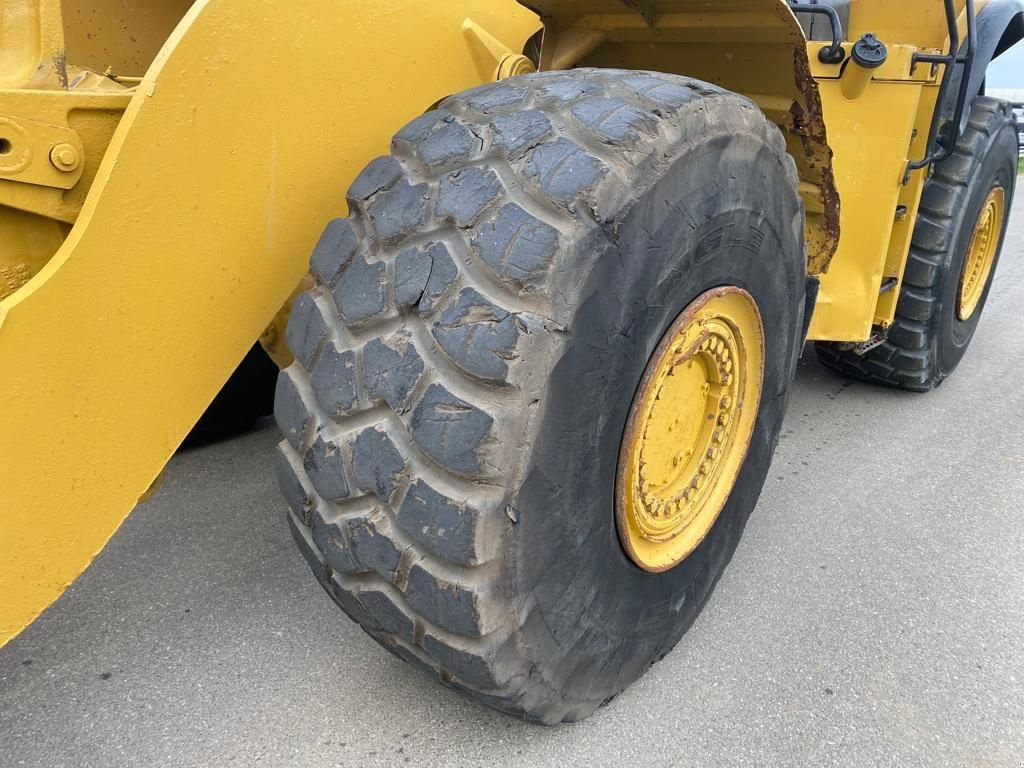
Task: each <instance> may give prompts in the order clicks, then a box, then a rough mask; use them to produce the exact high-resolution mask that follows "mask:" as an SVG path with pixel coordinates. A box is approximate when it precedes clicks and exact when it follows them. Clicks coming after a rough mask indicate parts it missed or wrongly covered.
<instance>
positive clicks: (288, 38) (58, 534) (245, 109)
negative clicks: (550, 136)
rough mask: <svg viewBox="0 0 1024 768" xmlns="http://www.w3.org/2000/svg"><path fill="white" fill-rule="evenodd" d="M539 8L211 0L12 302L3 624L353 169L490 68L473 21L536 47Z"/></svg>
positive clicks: (256, 303) (106, 500)
mask: <svg viewBox="0 0 1024 768" xmlns="http://www.w3.org/2000/svg"><path fill="white" fill-rule="evenodd" d="M467 20H471V21H472V24H469V25H467V24H466V21H467ZM538 26H539V24H538V21H537V17H536V16H535V15H534V14H533V13H531V12H529V11H527V10H525V9H524V8H522V7H520V6H519V5H517V4H516V3H514V2H511V0H469V1H465V0H442V1H437V0H435V1H433V2H429V3H424V2H422V0H390V1H389V2H387V3H380V2H375V1H374V0H347V1H346V2H344V3H339V2H337V0H304V2H301V3H294V2H284V0H246V1H245V2H240V1H239V0H199V2H196V3H195V5H194V6H193V7H192V8H191V10H190V11H189V12H188V13H187V15H186V16H185V18H184V19H183V21H182V22H181V23H180V24H179V25H178V27H177V29H176V30H175V31H174V33H173V34H172V35H171V37H170V38H169V39H168V41H167V42H166V44H165V45H164V47H163V49H162V51H161V52H160V54H159V55H158V56H157V58H156V60H155V62H154V63H153V65H152V66H151V67H150V69H149V71H148V73H147V74H146V76H145V78H144V79H143V81H142V83H141V84H140V85H139V87H138V89H137V92H136V93H135V95H134V97H133V98H132V100H131V102H130V105H129V106H128V109H127V111H126V112H125V115H124V117H123V119H122V121H121V123H120V125H119V127H118V128H117V131H116V133H115V135H114V138H113V140H112V142H111V144H110V146H109V149H108V151H107V154H106V156H105V158H104V160H103V163H102V165H101V167H100V170H99V173H98V175H97V177H96V180H95V181H94V183H93V185H92V187H91V190H90V192H89V195H88V198H87V199H86V202H85V204H84V207H83V209H82V212H81V214H80V216H79V218H78V220H77V223H76V224H75V226H74V228H73V229H72V231H71V233H70V235H69V237H68V238H67V240H66V241H65V242H64V244H63V246H62V247H61V248H60V250H59V251H58V253H57V254H56V256H55V257H54V258H53V259H52V260H51V261H50V262H49V263H48V264H47V266H46V267H44V268H43V270H42V271H41V272H40V273H39V274H37V275H36V276H35V277H34V278H33V279H32V280H31V281H30V282H29V283H28V284H27V285H26V286H24V287H23V288H22V289H21V290H19V291H17V292H16V293H14V294H13V295H11V296H9V297H8V298H7V299H5V300H4V301H2V302H0V423H2V424H3V429H2V431H0V504H2V508H0V553H2V557H0V645H3V644H4V643H5V642H6V641H7V640H9V639H10V638H11V637H13V636H14V635H15V634H17V633H18V632H19V631H21V629H22V628H24V627H25V626H26V625H27V624H28V623H29V622H31V621H32V620H33V619H34V618H35V617H36V616H37V615H38V614H39V613H40V612H41V611H42V610H43V609H44V608H45V607H46V606H47V605H49V604H50V603H51V602H52V601H53V600H55V599H56V598H57V597H58V596H59V595H60V594H61V592H63V590H64V589H65V588H66V587H67V586H68V585H69V584H70V583H71V582H72V581H73V580H74V579H75V578H76V577H77V576H78V575H79V573H81V572H82V570H84V569H85V567H86V566H87V565H88V564H89V562H90V561H91V560H92V559H93V557H95V555H96V554H97V553H98V552H99V551H100V549H102V547H103V546H104V544H105V543H106V542H107V540H108V539H109V538H110V537H111V536H112V535H113V533H114V532H115V531H116V530H117V528H118V526H119V525H120V523H121V522H122V520H123V519H124V518H125V517H126V515H127V514H128V513H129V512H130V511H131V509H132V508H133V507H134V506H135V504H136V503H137V501H138V500H139V498H140V497H141V496H142V495H143V494H144V493H145V491H146V490H147V488H149V487H150V485H151V484H152V483H153V482H154V480H155V478H156V477H157V476H158V475H159V473H160V471H161V469H162V468H163V466H164V464H165V463H166V461H167V460H168V458H169V457H170V456H171V454H172V453H173V452H174V450H175V449H176V448H177V446H178V445H179V443H180V442H181V441H182V439H183V438H184V436H185V435H186V434H187V433H188V431H189V429H190V428H191V426H192V425H193V424H194V422H195V421H196V420H197V419H198V417H199V416H200V414H201V413H202V412H203V410H204V409H205V407H206V406H207V404H208V403H209V402H210V401H211V400H212V398H213V397H214V395H215V394H216V393H217V391H218V389H219V388H220V386H221V384H222V383H223V382H224V381H225V380H226V379H227V377H228V375H229V374H230V373H231V371H232V370H233V368H234V366H235V365H236V364H237V363H238V362H239V361H240V360H241V358H242V356H243V355H244V354H245V352H246V350H247V349H248V348H249V347H250V346H251V345H252V343H253V340H254V339H256V338H257V337H258V336H259V335H260V332H261V331H262V330H263V328H264V327H265V326H266V325H267V324H268V323H269V322H270V320H271V319H272V318H273V316H274V314H275V312H277V310H278V309H279V308H280V307H281V305H282V304H283V303H284V302H285V300H286V299H287V298H288V295H289V293H290V292H291V290H292V288H293V287H294V286H295V285H296V283H297V282H298V281H299V279H300V277H301V276H302V274H303V272H304V270H305V267H306V262H307V258H308V255H309V253H310V251H311V250H312V247H313V245H314V243H315V241H316V238H317V236H318V235H319V233H320V232H321V230H322V229H323V227H324V225H325V223H326V222H327V221H328V219H330V218H331V217H334V216H339V215H343V214H344V213H345V203H344V190H345V187H346V186H347V184H348V182H349V181H350V180H351V179H352V178H353V177H354V176H355V174H356V173H357V172H358V171H359V170H360V169H361V168H362V167H363V166H364V165H365V164H366V163H367V162H368V161H369V160H370V159H372V157H374V156H375V155H378V154H381V153H383V152H385V151H386V149H387V143H386V142H387V139H388V137H390V136H391V135H392V133H394V131H395V130H397V129H398V128H399V127H400V126H401V125H402V124H403V123H405V122H406V121H408V120H409V119H410V118H412V117H414V116H415V115H416V114H417V113H419V112H422V111H424V110H425V109H427V108H428V107H429V106H430V105H431V104H432V103H434V102H435V101H437V100H438V99H439V98H441V97H443V96H445V95H447V94H449V93H453V92H456V91H460V90H463V89H465V88H468V87H471V86H473V85H476V84H478V83H480V82H481V81H482V79H484V76H483V75H486V74H487V72H486V70H487V62H486V61H484V62H483V63H481V62H482V58H481V57H483V59H486V55H485V50H486V49H487V48H488V46H486V45H483V46H482V45H481V44H480V39H481V37H480V36H479V35H476V36H475V37H476V39H475V42H474V44H473V45H467V39H466V38H467V37H468V38H474V34H471V32H472V31H473V30H477V29H482V30H486V32H487V35H489V36H490V37H486V38H483V39H484V40H485V41H487V42H491V41H492V38H493V39H496V40H500V41H501V42H503V43H504V44H505V45H507V46H508V47H509V48H510V49H512V50H515V51H519V50H522V46H523V44H524V42H525V41H526V39H527V38H528V37H529V35H530V34H532V33H533V32H534V31H535V30H536V29H537V28H538ZM464 27H465V28H466V30H468V31H469V33H467V32H464ZM482 51H484V52H482ZM498 63H500V62H498ZM482 73H483V75H482Z"/></svg>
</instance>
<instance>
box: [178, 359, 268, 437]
mask: <svg viewBox="0 0 1024 768" xmlns="http://www.w3.org/2000/svg"><path fill="white" fill-rule="evenodd" d="M277 374H278V370H277V366H276V365H274V361H273V360H271V359H270V358H269V357H268V356H267V353H266V352H264V351H263V347H261V346H260V345H259V344H258V343H257V344H255V345H253V347H252V349H250V350H249V352H248V353H247V354H246V356H245V358H243V360H242V362H241V363H239V365H238V367H237V368H236V369H235V371H234V373H232V374H231V378H229V379H228V380H227V382H226V383H225V384H224V386H223V387H222V388H221V390H220V392H218V393H217V397H215V398H214V400H213V402H212V403H210V407H209V408H207V409H206V412H205V413H203V415H202V416H201V417H200V419H199V421H198V422H196V425H195V426H194V427H193V428H192V431H191V432H189V434H188V437H186V438H185V441H184V443H182V447H183V448H196V447H198V446H201V445H207V444H209V443H213V442H216V441H218V440H225V439H227V438H229V437H234V436H235V435H238V434H241V433H242V432H245V431H246V430H247V429H250V428H251V427H252V426H253V425H254V424H255V423H256V422H257V421H258V420H259V419H261V418H263V417H264V416H269V415H270V414H271V413H273V412H274V389H275V382H276V381H277Z"/></svg>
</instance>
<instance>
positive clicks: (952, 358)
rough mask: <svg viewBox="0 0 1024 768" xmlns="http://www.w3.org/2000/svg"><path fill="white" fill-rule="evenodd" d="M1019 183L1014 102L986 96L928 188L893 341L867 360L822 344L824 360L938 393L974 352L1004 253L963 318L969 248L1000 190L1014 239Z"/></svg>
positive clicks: (845, 370) (857, 374)
mask: <svg viewBox="0 0 1024 768" xmlns="http://www.w3.org/2000/svg"><path fill="white" fill-rule="evenodd" d="M1016 179H1017V128H1016V123H1015V119H1014V115H1013V109H1012V107H1011V106H1010V104H1009V103H1008V102H1005V101H1000V100H998V99H992V98H989V97H987V96H979V97H978V98H976V99H975V100H974V102H973V104H972V105H971V115H970V119H969V121H968V124H967V129H966V130H965V131H964V133H963V135H962V136H961V137H960V140H959V141H958V142H957V145H956V150H955V152H954V153H953V155H952V156H951V157H950V158H949V159H948V160H946V161H945V162H943V163H941V164H939V165H937V166H936V167H935V170H934V173H933V174H932V176H931V178H930V179H928V181H927V182H926V183H925V188H924V193H923V195H922V198H921V208H920V211H919V213H918V217H917V223H916V225H915V227H914V237H913V242H912V244H911V246H910V254H909V256H908V257H907V268H906V270H905V272H904V275H903V284H902V286H901V288H900V297H899V301H898V303H897V305H896V316H895V318H894V319H893V323H892V325H891V326H890V328H889V332H888V337H887V339H886V341H885V342H884V343H883V344H882V345H881V346H878V347H875V348H874V349H872V350H870V351H869V352H867V353H866V354H863V355H858V354H857V353H856V352H854V351H852V350H849V349H844V348H843V346H842V345H839V344H836V343H834V342H818V343H817V344H815V349H816V351H817V353H818V359H819V360H820V361H821V362H822V363H823V364H824V365H825V366H826V367H828V368H831V369H832V370H835V371H838V372H839V373H842V374H844V375H846V376H849V377H851V378H854V379H859V380H861V381H869V382H873V383H876V384H884V385H886V386H892V387H900V388H902V389H908V390H911V391H914V392H927V391H929V390H931V389H934V388H935V387H937V386H938V385H939V384H941V383H942V381H943V380H944V379H945V378H946V377H947V376H949V375H950V374H951V373H952V372H953V371H954V369H956V367H957V365H959V364H960V361H961V360H962V359H963V356H964V353H965V352H966V351H967V347H968V345H969V344H970V343H971V339H973V338H974V332H975V330H976V329H977V327H978V321H979V320H980V319H981V313H982V310H983V309H984V308H985V302H986V301H987V299H988V293H989V290H990V289H991V287H992V279H993V278H994V277H995V273H996V267H997V266H998V263H999V254H1000V252H1001V251H1002V248H1003V244H1002V240H1000V243H999V250H998V251H997V253H996V257H995V258H996V264H995V265H994V266H993V268H992V272H991V273H990V274H989V278H988V284H987V285H986V286H985V291H984V293H983V294H982V297H981V301H980V303H979V304H978V308H977V309H976V310H975V311H974V313H973V314H972V315H971V317H969V318H968V319H967V320H966V321H962V320H960V318H959V317H958V316H957V306H956V301H957V294H958V292H959V288H960V276H961V273H962V272H963V267H964V259H965V258H966V257H967V248H968V245H969V244H970V241H971V235H972V234H973V232H974V226H975V223H976V222H977V220H978V215H979V213H980V212H981V207H982V205H983V204H984V202H985V198H986V197H987V196H988V194H989V192H990V191H991V190H992V188H993V186H994V185H996V184H1002V185H1003V188H1004V189H1005V190H1006V195H1007V197H1006V210H1005V215H1004V219H1003V237H1005V235H1006V229H1007V223H1008V221H1009V216H1010V209H1011V208H1012V204H1013V193H1014V186H1015V184H1016Z"/></svg>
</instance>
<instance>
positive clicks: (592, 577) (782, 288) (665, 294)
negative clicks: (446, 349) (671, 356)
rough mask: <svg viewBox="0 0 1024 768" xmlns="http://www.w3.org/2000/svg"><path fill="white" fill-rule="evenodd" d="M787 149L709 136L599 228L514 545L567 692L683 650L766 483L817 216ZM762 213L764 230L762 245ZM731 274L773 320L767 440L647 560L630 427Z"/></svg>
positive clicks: (554, 669)
mask: <svg viewBox="0 0 1024 768" xmlns="http://www.w3.org/2000/svg"><path fill="white" fill-rule="evenodd" d="M788 162H789V160H788V158H784V157H783V158H780V157H778V155H777V154H776V150H773V149H772V148H771V147H770V146H769V144H767V143H765V141H764V135H763V134H760V135H759V134H757V133H756V132H754V131H748V132H746V133H744V132H742V131H740V132H738V133H737V134H734V135H731V136H728V137H718V138H715V139H712V140H710V141H707V142H706V143H704V144H702V145H698V146H697V147H695V148H694V149H693V150H692V151H690V152H688V153H686V154H685V155H683V156H682V157H680V158H679V159H678V160H677V161H676V162H675V164H674V165H673V166H672V168H671V169H669V170H668V171H667V172H666V173H665V175H664V176H663V177H662V178H661V179H660V180H659V181H658V182H657V183H656V184H654V185H653V186H652V187H650V188H648V189H647V190H645V191H643V192H642V193H641V194H640V196H639V199H637V200H636V202H635V204H633V205H632V206H631V207H629V208H628V210H627V211H626V212H625V213H624V214H623V216H622V217H621V219H620V220H619V222H618V226H617V229H615V231H617V233H618V236H617V237H616V238H615V242H614V243H613V242H610V241H609V240H607V239H604V238H602V237H599V236H596V237H595V238H594V239H593V242H590V243H586V244H584V246H583V247H584V248H588V247H589V248H593V249H597V251H598V255H597V257H596V259H595V262H594V267H593V269H592V270H591V272H590V274H589V277H588V280H587V283H586V287H585V289H584V290H583V292H582V296H583V299H582V300H581V301H580V303H579V306H578V308H577V311H576V313H575V317H574V320H573V322H572V326H571V328H570V329H569V330H570V334H569V338H570V342H569V344H568V347H567V350H566V352H565V354H564V356H563V357H562V358H561V359H560V361H559V363H558V364H557V365H556V366H555V368H554V369H553V371H552V373H551V375H550V379H549V381H548V386H547V395H546V396H545V406H544V410H543V412H542V413H540V414H538V419H539V425H538V428H537V436H536V440H535V444H534V446H533V448H532V453H531V457H530V461H529V466H528V471H527V473H526V475H525V481H524V484H523V487H522V488H521V490H520V493H519V495H518V498H517V499H516V503H517V504H518V506H519V517H520V523H519V524H518V525H517V526H515V530H514V534H513V537H514V541H513V546H512V548H511V552H512V553H513V556H514V559H515V562H514V564H513V565H514V567H515V577H514V578H515V580H516V584H515V594H516V595H517V596H518V598H519V601H520V603H519V605H518V606H517V608H518V610H519V612H520V615H521V621H522V629H521V639H522V643H523V645H524V646H525V649H526V652H527V654H528V655H529V656H530V657H531V660H532V663H533V665H534V668H535V669H536V670H537V671H538V672H539V673H540V675H541V676H542V677H543V679H545V680H546V681H547V682H548V684H549V685H551V686H552V687H553V688H555V689H558V690H560V691H561V693H562V695H563V696H566V697H568V698H572V699H576V700H579V701H598V700H605V699H607V698H609V697H611V696H613V695H614V694H615V693H617V692H618V691H620V690H622V689H623V688H624V687H625V686H626V685H628V684H629V683H630V682H631V681H633V680H634V679H636V678H637V677H639V676H640V675H641V674H642V673H643V672H644V670H645V669H646V668H647V667H648V666H649V665H650V664H651V663H652V662H653V661H655V660H657V659H658V658H660V657H661V656H662V655H664V654H665V653H666V652H667V651H668V650H670V649H671V648H672V646H673V645H674V644H675V643H676V642H677V640H678V639H679V637H680V636H681V635H682V633H683V632H684V631H685V629H686V628H687V627H688V626H689V624H690V623H692V621H693V619H694V618H695V617H696V614H697V612H698V611H699V609H700V607H701V606H702V604H703V602H704V601H705V600H706V598H707V596H708V594H709V592H710V590H711V588H712V586H713V584H714V582H715V580H716V579H717V577H718V575H719V574H720V573H721V571H722V569H723V568H724V566H725V564H726V563H727V562H728V559H729V557H731V554H732V551H733V549H734V548H735V545H736V542H737V540H738V538H739V534H740V532H741V531H742V528H743V525H744V524H745V522H746V519H747V517H748V515H749V514H750V511H751V510H752V509H753V507H754V504H755V503H756V501H757V498H758V496H759V494H760V491H761V488H762V485H763V483H764V479H765V476H766V473H767V471H768V468H769V465H770V462H771V457H772V454H773V452H774V448H775V445H776V443H777V440H778V434H779V430H780V427H781V423H782V417H783V414H784V411H785V403H786V396H787V393H788V386H789V383H790V381H791V379H792V372H793V369H794V367H795V362H796V357H797V355H798V350H799V331H800V327H801V321H802V315H803V298H804V282H805V269H806V259H805V252H804V244H803V238H802V234H803V229H802V222H803V215H802V208H801V205H800V202H799V199H798V198H797V196H796V193H795V189H794V188H793V186H792V183H791V181H790V180H789V178H788V177H787V173H786V172H784V170H783V168H784V165H783V163H788ZM753 227H756V228H757V230H758V231H759V232H760V235H757V236H756V237H763V242H762V244H761V246H760V248H759V249H757V253H756V255H755V254H754V253H752V251H751V249H752V248H753V247H754V246H753V244H752V243H753V241H754V240H756V237H755V230H754V229H752V228H753ZM719 232H723V233H724V234H723V236H722V237H721V238H720V241H721V245H720V247H719V248H718V249H714V247H713V246H714V243H715V242H716V238H717V233H719ZM737 233H739V234H738V235H737ZM724 285H737V286H739V287H741V288H744V289H745V290H747V291H749V292H750V293H751V295H752V296H753V297H754V299H755V301H756V302H757V305H758V308H759V310H760V312H761V315H762V321H763V324H764V330H765V343H766V355H765V361H766V367H765V380H764V388H763V394H762V399H761V405H760V409H759V413H758V417H757V420H756V424H755V428H754V434H753V438H752V440H751V444H750V448H749V452H748V455H747V458H746V461H745V463H744V465H743V467H742V469H741V471H740V474H739V476H738V478H737V482H736V486H735V489H734V491H733V493H732V494H731V496H730V498H729V500H728V502H727V504H726V506H725V508H724V509H723V510H722V513H721V514H720V516H719V518H718V519H717V521H716V523H715V524H714V526H713V528H712V530H711V532H710V533H709V535H708V536H707V538H706V539H705V540H704V542H703V543H702V544H701V545H700V546H699V547H698V548H697V549H696V550H695V551H694V552H693V553H692V554H691V555H690V556H689V557H688V558H687V559H686V560H685V561H684V562H683V563H682V564H680V565H679V566H677V567H676V568H674V569H672V570H670V571H668V572H666V573H662V574H650V573H646V572H644V571H642V570H641V569H639V568H638V567H637V566H636V565H635V564H634V563H633V562H632V561H631V560H630V559H629V558H628V557H627V556H626V554H625V552H624V551H623V548H622V546H621V544H620V541H619V538H618V533H617V530H616V525H615V478H616V466H617V462H618V456H619V449H620V443H621V438H622V434H623V430H624V428H625V423H626V419H627V416H628V413H629V409H630V406H631V403H632V401H633V397H634V394H635V392H636V390H637V388H638V386H639V383H640V380H641V377H642V376H643V373H644V370H645V368H646V366H647V363H648V360H649V357H650V355H651V354H652V353H653V351H654V349H655V348H656V346H657V344H658V342H659V341H660V339H661V337H662V335H663V334H664V332H665V331H666V330H667V329H668V327H669V326H670V325H671V323H672V322H673V320H674V319H675V318H676V317H677V316H678V315H679V313H680V312H682V311H683V309H684V308H685V307H686V306H687V305H688V304H690V303H691V302H692V301H693V300H694V299H695V298H697V297H698V296H699V295H700V294H702V293H704V292H705V291H707V290H709V289H712V288H715V287H719V286H724Z"/></svg>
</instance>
